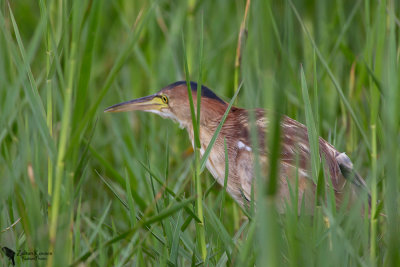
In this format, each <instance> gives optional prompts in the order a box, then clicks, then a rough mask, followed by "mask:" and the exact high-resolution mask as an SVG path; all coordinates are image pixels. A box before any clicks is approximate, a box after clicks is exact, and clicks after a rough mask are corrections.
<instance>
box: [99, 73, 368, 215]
mask: <svg viewBox="0 0 400 267" xmlns="http://www.w3.org/2000/svg"><path fill="white" fill-rule="evenodd" d="M190 87H191V90H192V91H193V94H192V97H193V103H196V100H197V99H196V98H197V96H196V95H197V94H196V93H195V92H197V90H198V88H197V84H196V83H195V82H191V83H190ZM227 107H228V103H226V102H225V101H223V100H222V99H221V98H219V97H218V96H217V95H216V94H215V93H213V92H212V91H211V90H210V89H209V88H207V87H205V86H202V87H201V108H200V110H201V111H200V129H199V132H200V143H201V149H200V154H201V156H203V154H204V151H205V149H206V148H207V146H208V144H209V143H210V141H211V138H212V136H213V134H214V132H215V131H216V129H217V127H218V125H219V123H220V121H221V119H222V117H223V114H224V113H225V111H226V109H227ZM132 110H142V111H146V112H152V113H156V114H158V115H160V116H161V117H163V118H169V119H172V120H173V121H175V122H178V123H179V124H180V126H181V128H185V129H186V130H187V132H188V134H189V138H190V140H191V142H192V145H193V144H194V133H193V126H192V118H191V111H190V103H189V97H188V90H187V83H186V82H185V81H180V82H176V83H173V84H170V85H168V86H166V87H164V88H163V89H162V90H160V91H159V92H158V93H156V94H154V95H150V96H146V97H142V98H139V99H134V100H131V101H127V102H123V103H120V104H116V105H114V106H111V107H109V108H107V109H106V110H105V112H121V111H132ZM254 112H255V120H256V122H255V123H256V126H257V128H258V137H259V144H260V146H259V147H257V148H254V147H252V146H251V142H250V122H249V111H248V110H246V109H242V108H238V107H234V106H232V108H231V110H230V111H229V113H228V116H227V118H226V121H225V123H224V124H223V126H222V129H221V132H220V133H219V135H218V137H217V139H216V142H215V144H214V146H213V147H212V149H211V152H210V155H209V157H208V160H207V162H206V167H207V169H208V170H209V171H210V173H211V174H212V176H213V177H214V178H215V179H216V180H217V181H218V183H219V184H220V185H222V186H223V185H224V178H225V148H224V139H226V143H227V151H228V159H229V169H228V180H227V191H228V193H229V194H230V195H231V196H232V197H233V199H235V200H236V201H237V202H238V203H239V204H240V205H242V206H243V207H247V206H248V204H249V202H250V201H251V195H252V194H251V191H252V183H253V181H254V168H253V166H254V154H253V149H257V150H258V152H259V160H260V163H261V166H262V170H263V171H264V172H263V173H265V175H263V176H265V177H266V179H268V178H267V175H266V174H268V164H269V160H268V157H269V151H268V146H266V145H265V141H266V139H267V135H268V128H269V127H268V125H269V123H270V118H269V116H270V114H272V113H271V112H267V111H265V110H264V109H255V110H254ZM280 126H281V153H280V161H279V172H278V175H279V180H278V188H279V189H278V197H279V199H280V205H279V206H280V207H281V208H282V207H283V204H284V200H285V199H287V200H288V198H289V197H290V191H291V190H292V192H293V191H294V189H295V188H294V187H295V185H296V179H298V180H297V184H298V193H299V194H298V196H299V203H302V201H304V203H305V205H306V207H307V206H308V207H312V206H313V205H314V204H313V203H314V200H315V198H314V196H315V191H316V185H315V183H314V182H313V179H312V178H311V171H310V167H311V166H310V165H311V164H310V161H311V153H310V145H309V141H308V132H307V128H306V126H304V125H303V124H301V123H299V122H297V121H295V120H292V119H290V118H289V117H286V116H283V117H282V119H281V123H280ZM319 152H320V160H321V161H324V163H325V164H324V166H325V168H326V172H327V173H329V176H330V182H329V181H326V184H327V185H329V184H331V185H332V187H333V191H334V193H335V199H336V205H338V206H340V204H341V203H342V201H343V198H344V195H345V194H344V193H345V192H349V195H350V198H351V199H354V197H355V196H357V194H358V192H359V190H360V189H361V188H364V189H366V185H365V182H364V180H363V179H362V178H361V177H360V176H359V175H358V174H357V173H355V172H354V171H353V164H352V162H351V160H350V159H349V157H348V156H347V155H346V154H345V153H340V152H339V151H337V150H336V149H335V148H334V147H333V146H332V145H331V144H329V143H328V142H327V141H325V140H324V139H322V138H319ZM348 181H350V182H348ZM290 188H291V189H290Z"/></svg>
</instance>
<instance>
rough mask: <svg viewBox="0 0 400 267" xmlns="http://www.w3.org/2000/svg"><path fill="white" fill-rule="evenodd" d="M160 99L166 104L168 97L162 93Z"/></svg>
mask: <svg viewBox="0 0 400 267" xmlns="http://www.w3.org/2000/svg"><path fill="white" fill-rule="evenodd" d="M161 100H162V102H164V104H168V97H167V96H166V95H162V96H161Z"/></svg>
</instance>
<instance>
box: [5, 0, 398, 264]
mask: <svg viewBox="0 0 400 267" xmlns="http://www.w3.org/2000/svg"><path fill="white" fill-rule="evenodd" d="M248 2H249V10H248V14H247V18H246V19H244V18H245V8H246V1H244V0H241V1H239V0H230V1H228V0H225V1H224V0H221V1H207V0H203V1H194V0H192V1H170V0H159V1H133V0H132V1H123V0H116V1H107V0H92V1H90V0H82V1H67V0H39V1H23V0H14V1H5V0H0V28H1V34H0V231H1V233H0V246H1V247H4V246H6V247H9V248H11V249H13V250H15V251H18V250H25V251H28V252H29V251H34V250H36V251H39V252H51V253H52V255H50V256H48V257H44V259H39V260H23V257H21V256H16V257H15V258H16V261H17V265H18V266H31V265H35V266H36V265H39V266H44V265H47V266H64V265H71V264H80V263H84V264H85V265H90V266H91V265H93V266H124V265H125V266H133V265H135V266H159V265H160V266H165V265H168V266H173V265H178V266H188V265H192V266H197V265H207V266H215V265H217V266H225V265H237V266H253V265H255V264H257V265H258V266H282V265H283V266H286V265H290V266H399V265H400V253H399V249H400V239H399V236H400V233H399V230H400V229H399V225H400V224H399V223H400V221H399V209H398V205H399V181H398V180H399V171H400V152H399V146H400V134H399V133H400V126H399V125H400V121H399V118H400V115H399V114H400V110H399V103H400V87H399V86H400V83H399V82H400V79H399V74H400V73H399V68H398V63H399V54H400V49H399V48H400V46H399V40H400V37H399V27H400V21H399V16H400V8H399V3H398V2H397V1H394V0H388V1H385V0H381V1H371V0H358V1H344V0H336V1H327V0H318V1H310V0H299V1H291V0H285V1H272V0H271V1H255V0H253V1H251V2H250V1H248ZM241 25H242V26H243V27H242V28H241ZM241 29H242V32H243V36H244V37H243V38H242V41H241V44H242V49H239V50H237V47H238V39H239V33H240V32H241ZM183 39H184V42H183ZM185 51H186V52H185ZM200 51H202V56H201V55H200V54H201V53H200ZM237 51H240V57H241V64H240V65H238V66H235V59H236V58H237V57H238V54H237ZM185 57H186V58H187V61H188V66H189V72H190V75H189V76H190V77H189V78H190V79H191V80H194V81H198V80H199V76H201V80H202V83H203V84H204V85H206V86H208V87H209V88H211V89H213V90H214V92H215V93H217V94H218V95H219V96H221V97H222V98H223V99H224V100H227V101H228V100H229V99H230V98H231V97H232V96H233V94H234V92H235V90H236V87H237V86H238V84H239V82H240V81H242V80H243V88H242V89H241V92H240V94H239V96H238V98H237V99H236V104H237V105H238V106H240V107H245V108H254V107H265V108H269V109H275V110H277V111H278V112H281V113H282V114H285V115H288V116H289V117H291V118H293V119H296V120H298V121H300V122H302V123H304V124H305V122H306V116H305V110H306V109H310V108H311V110H312V113H313V116H314V120H315V121H316V128H317V132H318V133H319V134H320V135H321V136H322V137H323V138H324V139H326V140H328V141H329V142H331V143H332V144H333V145H335V146H336V148H337V149H338V150H339V151H346V152H347V154H348V155H349V156H350V158H352V160H353V163H354V165H355V167H356V169H357V170H358V171H359V172H360V173H361V174H362V176H363V177H364V178H365V179H366V180H367V183H368V185H369V187H370V188H371V194H372V200H373V202H374V203H379V204H378V205H377V206H375V205H373V207H372V211H371V214H372V215H368V214H366V213H364V215H363V216H360V211H359V209H358V208H359V206H357V208H354V210H349V211H346V210H336V209H335V208H334V207H331V206H328V207H325V206H324V205H323V206H319V207H318V208H317V210H316V214H314V216H309V215H303V214H301V215H299V216H298V215H297V212H295V211H293V210H292V209H290V208H289V207H288V210H287V212H286V214H284V215H278V214H276V213H274V209H273V206H274V205H275V204H274V203H275V202H276V201H277V200H275V199H274V197H273V196H272V200H271V203H272V205H271V207H272V208H271V209H270V208H266V209H261V208H260V211H259V213H258V215H257V216H253V217H251V218H248V217H247V216H246V215H245V214H244V213H243V211H242V210H241V209H240V208H239V207H238V206H237V204H236V203H235V202H234V201H233V200H232V199H231V198H230V197H229V196H226V197H225V195H224V192H223V190H222V189H221V187H220V186H218V185H217V184H214V180H213V178H212V177H211V175H210V174H209V173H208V172H207V171H205V172H203V173H202V175H201V184H202V188H203V193H204V197H203V204H204V228H203V230H204V232H205V242H206V249H207V257H206V258H204V257H203V256H202V253H201V251H200V250H201V248H200V247H201V245H200V244H199V242H198V241H199V237H200V236H201V235H199V233H198V229H199V228H198V227H196V222H195V220H196V219H195V215H194V214H195V206H194V201H193V199H192V198H191V197H192V196H194V195H195V192H196V190H195V188H194V182H193V179H192V177H193V158H194V156H193V154H192V152H191V150H190V147H191V144H190V142H189V140H188V138H187V133H186V132H185V131H183V130H181V129H179V127H178V125H176V124H173V123H172V122H171V121H168V120H164V119H162V118H160V117H158V116H156V115H152V114H144V113H139V112H137V113H125V114H104V113H103V110H104V109H105V108H106V107H108V106H110V105H113V104H116V103H119V102H122V101H126V100H130V99H133V98H136V97H141V96H144V95H148V94H152V93H155V92H157V91H158V90H160V89H161V88H162V87H164V86H166V85H168V84H170V83H172V82H175V81H177V80H185V79H186V76H185V71H184V60H185ZM302 68H303V70H304V77H305V81H306V84H307V87H305V84H303V85H302V84H301V69H302ZM200 69H201V73H199V71H200ZM307 88H308V94H309V96H310V101H311V107H309V106H305V104H304V100H305V99H304V98H303V93H304V90H307ZM157 180H158V181H159V182H160V183H159V182H157ZM378 200H379V201H378ZM359 204H361V203H359ZM183 207H185V208H183ZM382 214H384V215H382ZM14 222H17V223H16V224H15V225H14V226H13V227H11V228H9V229H7V227H9V226H10V225H13V223H14ZM196 229H197V232H196ZM0 255H1V256H0V262H1V263H2V265H3V266H7V264H9V260H8V258H7V257H6V256H5V254H4V253H0Z"/></svg>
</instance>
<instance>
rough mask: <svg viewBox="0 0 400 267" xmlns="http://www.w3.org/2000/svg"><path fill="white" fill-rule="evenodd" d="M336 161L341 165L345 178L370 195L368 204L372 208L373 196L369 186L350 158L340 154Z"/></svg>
mask: <svg viewBox="0 0 400 267" xmlns="http://www.w3.org/2000/svg"><path fill="white" fill-rule="evenodd" d="M336 161H337V163H338V164H339V168H340V171H341V172H342V174H343V177H344V178H346V179H347V180H349V181H351V182H352V183H353V184H354V185H356V186H357V187H359V188H360V189H362V190H364V191H365V192H366V193H367V194H368V204H369V206H371V194H370V192H369V189H368V186H367V184H366V183H365V181H364V179H363V178H362V177H361V175H360V174H358V173H357V172H356V171H355V170H354V168H353V163H352V162H351V160H350V158H349V157H348V156H347V155H346V153H340V154H338V155H337V156H336Z"/></svg>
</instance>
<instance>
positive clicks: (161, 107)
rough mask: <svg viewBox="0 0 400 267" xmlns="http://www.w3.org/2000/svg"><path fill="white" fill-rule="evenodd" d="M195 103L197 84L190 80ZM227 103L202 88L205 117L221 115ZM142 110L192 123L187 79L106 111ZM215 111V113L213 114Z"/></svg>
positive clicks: (183, 123)
mask: <svg viewBox="0 0 400 267" xmlns="http://www.w3.org/2000/svg"><path fill="white" fill-rule="evenodd" d="M190 87H191V90H192V97H193V103H194V105H195V106H196V101H197V100H196V99H197V96H196V95H197V94H196V92H197V84H196V83H195V82H190ZM226 106H227V103H226V102H225V101H223V100H222V99H220V98H219V97H218V96H217V95H216V94H214V93H213V92H212V91H211V90H210V89H208V88H207V87H205V86H202V88H201V115H202V117H203V118H204V117H205V116H206V117H209V116H213V115H214V116H219V115H220V114H219V113H221V111H222V113H223V112H224V111H225V109H226ZM133 110H141V111H146V112H152V113H156V114H158V115H160V116H161V117H163V118H169V119H172V120H174V121H176V122H178V123H179V124H180V125H181V126H182V127H186V126H187V125H190V124H191V123H192V119H191V113H190V103H189V98H188V90H187V84H186V81H180V82H176V83H173V84H170V85H168V86H166V87H164V88H163V89H161V90H160V91H159V92H158V93H155V94H153V95H149V96H145V97H142V98H138V99H134V100H131V101H127V102H123V103H120V104H116V105H113V106H111V107H109V108H107V109H106V110H105V112H122V111H133ZM213 113H214V114H213Z"/></svg>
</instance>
